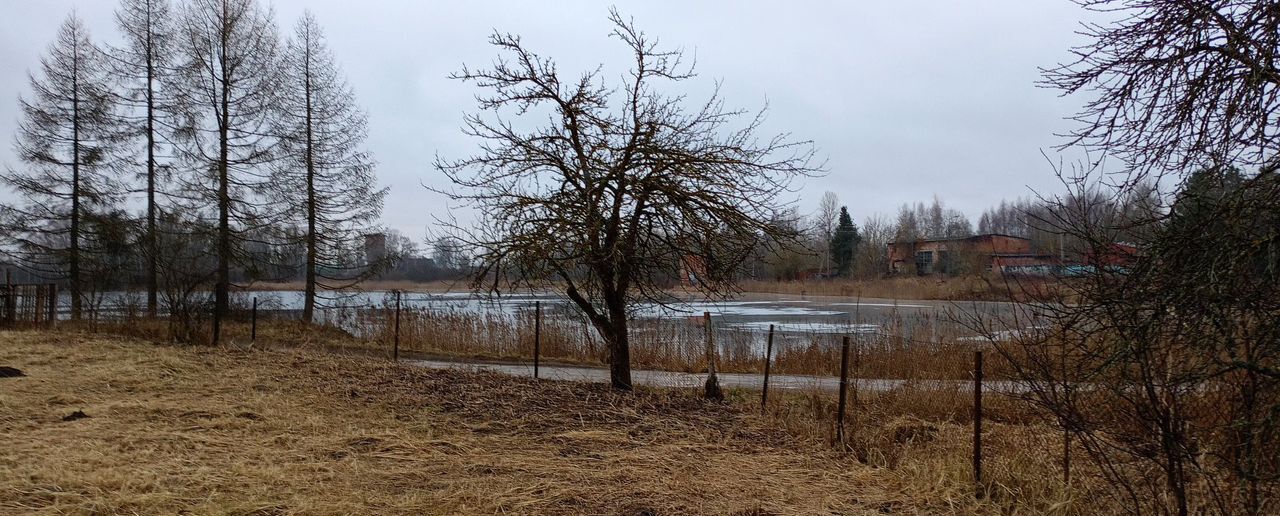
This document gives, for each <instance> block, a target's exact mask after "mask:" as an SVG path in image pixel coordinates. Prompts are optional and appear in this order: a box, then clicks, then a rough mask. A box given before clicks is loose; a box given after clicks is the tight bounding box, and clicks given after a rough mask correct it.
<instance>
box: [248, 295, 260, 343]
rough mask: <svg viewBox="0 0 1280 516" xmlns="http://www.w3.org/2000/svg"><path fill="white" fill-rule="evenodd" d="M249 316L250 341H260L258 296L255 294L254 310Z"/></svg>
mask: <svg viewBox="0 0 1280 516" xmlns="http://www.w3.org/2000/svg"><path fill="white" fill-rule="evenodd" d="M250 314H251V315H250V316H249V343H250V344H252V343H254V342H257V341H258V296H253V311H252V312H250Z"/></svg>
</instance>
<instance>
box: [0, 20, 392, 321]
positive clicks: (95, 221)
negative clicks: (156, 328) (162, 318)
mask: <svg viewBox="0 0 1280 516" xmlns="http://www.w3.org/2000/svg"><path fill="white" fill-rule="evenodd" d="M115 25H116V29H117V31H118V34H119V36H120V38H119V40H120V43H119V44H118V45H104V44H99V43H97V42H95V40H94V39H93V38H92V37H91V35H90V34H89V32H88V30H87V29H86V28H85V25H84V23H83V22H82V21H81V20H80V19H79V18H77V17H76V15H75V14H74V13H72V14H71V15H69V16H68V17H67V19H66V21H65V22H64V23H63V24H62V26H61V27H60V28H59V31H58V33H57V35H56V36H55V38H54V41H53V42H52V43H51V44H50V46H49V49H48V50H47V52H46V53H45V55H44V56H43V57H42V58H41V60H40V65H39V66H38V67H37V68H36V70H35V71H34V72H32V73H30V74H29V76H30V78H29V81H30V87H31V92H30V94H29V95H25V96H23V97H22V98H21V99H20V100H19V103H20V106H21V120H20V121H19V125H18V129H17V132H16V135H15V137H14V149H15V151H16V154H17V157H18V160H19V163H18V164H16V165H12V166H7V167H6V169H5V170H4V173H3V175H2V176H0V180H2V181H3V183H4V184H5V185H6V186H8V187H9V188H11V189H12V190H13V191H14V192H15V193H16V194H17V197H18V201H17V202H14V203H12V204H9V205H6V206H4V207H3V213H2V214H0V223H2V224H3V230H4V231H5V234H6V236H8V237H9V241H10V244H9V245H6V246H4V249H3V252H4V253H5V254H6V255H8V258H9V259H10V260H11V261H13V262H16V263H17V264H19V265H20V266H22V267H24V268H26V269H28V270H30V271H33V272H35V273H37V274H39V275H41V276H44V277H47V278H54V279H60V280H63V281H64V282H65V284H66V285H67V287H68V289H69V294H70V317H71V318H72V319H79V318H81V317H83V316H84V312H85V308H86V303H90V302H92V296H93V295H94V294H95V293H96V292H101V290H102V289H104V288H111V287H120V286H122V285H121V284H127V285H129V286H133V285H138V286H141V288H142V289H144V290H145V292H146V310H147V313H148V314H150V315H151V316H156V315H157V314H158V312H159V311H160V309H161V307H168V309H169V310H170V312H173V311H175V310H177V309H178V308H179V307H181V306H186V305H190V304H193V303H194V304H197V305H199V304H201V303H204V302H206V301H207V300H206V299H204V297H207V294H205V293H206V292H208V291H210V290H211V291H212V292H213V299H212V307H211V310H212V341H213V342H215V343H216V342H217V341H218V339H219V335H220V326H221V323H222V321H223V319H224V318H225V316H226V315H227V313H228V310H229V303H230V291H231V289H232V287H233V286H234V285H235V284H236V283H243V282H250V281H254V280H258V279H279V278H292V277H296V276H301V277H302V278H303V280H304V282H305V297H304V299H305V304H304V307H303V319H304V320H306V321H311V320H312V318H313V317H314V310H315V308H316V304H317V299H319V298H321V296H320V295H318V292H319V291H321V290H323V289H333V288H341V287H344V286H347V285H350V284H352V283H354V282H356V281H359V280H360V279H363V278H365V277H367V276H368V275H369V274H371V273H373V272H375V271H377V270H378V269H379V268H380V267H383V266H384V265H385V264H384V263H372V262H370V261H369V260H367V259H366V257H365V256H364V254H363V252H362V248H361V246H362V235H363V234H365V233H367V232H369V231H371V230H374V227H375V224H376V222H377V219H378V217H379V215H380V213H381V210H382V205H383V199H384V197H385V196H386V193H387V190H386V188H380V187H379V186H378V185H377V180H376V176H375V173H374V169H375V166H376V162H375V160H374V159H373V156H372V155H371V154H370V153H369V152H368V151H367V150H365V148H364V142H365V139H366V137H367V134H368V121H367V118H366V115H365V113H364V112H363V111H362V110H361V109H360V107H359V106H358V104H357V103H356V100H355V97H354V93H353V91H352V88H351V87H350V85H349V84H348V83H347V81H346V79H345V77H344V75H343V73H342V70H341V68H340V67H339V66H338V63H337V62H336V60H335V58H334V56H333V54H332V52H331V51H330V50H329V48H328V45H327V43H326V40H325V37H324V32H323V30H322V28H321V26H320V24H319V22H318V21H317V20H316V19H315V17H314V16H312V15H311V14H310V13H309V12H308V13H306V14H304V15H303V16H302V17H301V18H300V19H299V20H298V21H297V23H296V24H295V26H294V30H293V34H292V35H291V36H290V37H288V38H282V37H281V36H280V34H279V31H278V29H277V26H276V22H275V19H274V13H273V12H272V11H271V10H270V9H266V8H264V7H262V6H261V5H259V4H258V2H256V0H189V1H186V2H169V1H167V0H122V2H121V3H120V5H119V7H118V9H117V10H116V13H115ZM193 297H194V299H193Z"/></svg>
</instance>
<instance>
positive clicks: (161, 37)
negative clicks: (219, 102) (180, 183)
mask: <svg viewBox="0 0 1280 516" xmlns="http://www.w3.org/2000/svg"><path fill="white" fill-rule="evenodd" d="M172 16H173V14H172V11H171V9H170V7H169V3H168V2H167V1H166V0H123V1H122V2H121V4H120V8H119V9H117V10H116V27H117V28H119V29H120V33H121V34H122V35H123V37H124V45H123V46H121V47H119V48H112V49H111V50H110V52H108V56H110V58H111V65H112V70H113V72H114V75H115V77H116V79H117V82H118V87H117V90H118V93H119V96H120V99H121V100H122V102H121V104H122V105H123V107H126V108H129V109H131V112H126V113H122V117H121V118H122V121H123V122H124V125H125V126H126V127H127V129H126V134H128V135H129V136H131V137H135V138H142V139H143V141H144V149H143V151H144V153H145V159H146V163H145V165H144V167H145V168H144V170H143V171H142V173H140V174H138V175H139V176H141V177H142V179H143V180H144V181H145V182H146V187H145V191H146V203H147V226H146V234H145V235H144V237H143V239H144V244H143V245H144V246H145V248H146V249H145V255H146V259H147V265H146V272H145V275H146V283H147V314H148V315H150V316H151V317H155V316H156V305H157V296H158V289H159V285H158V282H159V271H158V262H157V260H158V255H159V253H160V248H159V237H158V236H157V233H156V232H157V227H156V219H157V217H158V216H159V203H158V201H157V199H156V193H157V188H158V187H159V184H158V178H159V174H160V173H161V165H160V156H158V155H157V152H158V151H159V147H160V145H161V144H162V140H165V139H166V138H165V134H166V133H167V132H168V131H167V130H166V128H167V127H168V126H169V125H170V124H169V123H168V122H167V117H166V116H165V115H166V113H167V111H166V109H167V108H169V107H171V106H170V104H169V103H168V102H167V101H166V100H165V99H164V98H163V97H162V86H161V84H162V83H164V82H167V79H168V77H169V76H170V75H171V74H172V69H171V68H170V66H171V64H172V53H173V43H174V42H173V19H172Z"/></svg>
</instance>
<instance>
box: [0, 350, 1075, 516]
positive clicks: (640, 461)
mask: <svg viewBox="0 0 1280 516" xmlns="http://www.w3.org/2000/svg"><path fill="white" fill-rule="evenodd" d="M0 342H3V344H0V363H3V364H6V365H9V366H12V367H17V368H20V369H21V370H23V371H24V372H25V373H26V374H27V376H26V377H23V378H11V379H4V380H3V382H5V383H4V384H3V385H4V389H3V390H0V439H3V440H4V442H5V443H6V446H5V447H4V448H3V449H2V450H0V512H14V513H28V512H47V513H173V512H180V511H190V512H194V513H200V514H208V513H222V514H302V513H305V514H316V513H403V514H408V513H414V514H417V513H429V514H431V513H434V514H444V513H495V512H502V513H538V514H547V513H552V514H555V513H560V514H582V513H590V514H690V513H704V514H803V513H828V514H829V513H833V512H835V513H861V512H908V513H911V512H917V513H919V512H925V513H936V512H964V513H996V512H1008V511H1015V512H1016V511H1018V510H1033V511H1036V512H1041V511H1045V510H1057V511H1065V512H1076V511H1079V510H1081V508H1080V507H1077V506H1075V505H1074V504H1073V503H1072V500H1073V496H1072V494H1071V492H1070V491H1069V490H1066V489H1065V488H1063V486H1062V485H1061V483H1060V482H1056V481H1055V480H1054V479H1053V475H1052V471H1053V470H1052V468H1053V463H1052V461H1051V460H1048V459H1049V457H1046V456H1045V454H1044V453H1043V450H1044V449H1045V448H1044V447H1042V446H1040V445H1041V444H1044V443H1041V441H1044V440H1046V439H1051V436H1052V433H1051V432H1047V431H1046V430H1047V428H1046V427H1040V426H1037V425H1035V424H1024V423H1025V422H1024V421H1015V420H1010V421H1009V422H1008V423H1007V424H1001V423H995V424H994V425H993V427H992V429H991V430H990V433H991V442H992V444H991V447H992V448H991V449H992V452H991V459H990V463H991V464H992V465H991V466H989V468H990V469H989V471H992V472H993V473H991V475H990V478H991V479H992V480H991V485H990V494H989V495H988V497H987V498H984V499H981V500H975V499H974V497H973V488H972V483H971V482H972V481H971V477H969V474H968V472H967V464H968V462H967V461H968V453H969V448H968V447H967V446H966V444H965V443H966V442H967V439H968V433H967V432H966V427H965V425H964V417H965V416H964V415H963V414H964V411H963V410H959V409H957V407H959V406H960V405H954V404H953V405H952V409H951V410H946V409H941V410H934V411H932V412H930V411H920V413H921V414H922V416H919V417H907V416H903V415H902V414H903V413H902V412H901V411H897V410H896V409H893V408H892V407H897V406H905V405H903V404H901V403H900V401H901V400H899V401H894V400H893V399H892V395H888V396H882V397H879V398H878V399H879V401H876V400H877V398H872V397H865V398H864V400H862V402H861V403H862V404H861V405H855V406H858V407H862V410H861V412H859V413H860V414H862V415H860V416H858V417H859V418H861V419H859V420H858V421H855V422H853V424H856V425H858V428H860V429H861V430H859V431H857V432H854V433H853V434H852V435H854V436H855V439H856V442H854V443H853V445H852V446H851V447H850V448H849V449H850V450H851V452H850V453H842V452H840V451H839V449H838V448H835V447H832V446H831V443H830V442H829V435H830V434H829V429H830V423H829V421H830V420H831V418H830V417H829V416H830V410H831V408H830V406H829V405H830V401H833V400H830V401H829V400H828V399H827V398H831V396H830V395H829V394H822V395H820V394H819V393H811V394H808V395H805V394H799V395H782V396H777V397H776V398H775V399H776V400H777V401H775V402H774V404H773V406H772V408H771V410H770V413H769V415H767V416H763V417H762V416H760V415H758V405H756V403H757V401H758V400H757V398H755V394H753V393H747V392H742V391H729V392H728V393H727V394H728V397H729V401H728V402H727V403H708V402H705V401H703V400H701V399H700V398H699V397H698V395H697V393H695V392H692V391H683V390H674V389H645V388H641V389H639V390H638V391H637V392H636V393H634V394H619V393H616V392H614V391H612V390H610V389H609V388H608V386H607V385H591V384H582V383H573V382H547V381H543V382H535V381H533V380H529V379H521V378H511V377H504V376H498V375H493V374H482V373H465V372H460V371H441V370H424V369H416V368H413V367H408V366H400V365H396V364H394V363H390V362H387V361H383V360H378V359H369V358H359V357H349V356H346V357H344V356H340V355H333V354H327V353H319V352H312V351H289V352H273V351H257V350H251V351H244V350H239V349H236V348H201V347H194V348H183V347H173V346H168V345H160V344H154V343H148V342H143V341H138V340H131V339H123V338H114V337H103V336H93V335H87V334H79V333H70V332H59V333H35V332H9V333H3V334H0ZM953 394H955V396H956V397H960V398H961V399H962V396H961V395H960V393H953ZM954 398H955V397H953V399H952V401H955V399H954ZM929 399H931V400H933V402H934V403H943V404H945V403H946V401H945V400H947V398H946V397H940V396H937V395H933V396H929ZM877 407H878V408H877ZM913 410H914V409H913ZM77 413H79V415H76V414H77ZM73 415H75V417H74V418H72V417H70V416H73ZM1046 436H1048V437H1046ZM1046 446H1048V445H1047V444H1046Z"/></svg>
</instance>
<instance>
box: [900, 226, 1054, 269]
mask: <svg viewBox="0 0 1280 516" xmlns="http://www.w3.org/2000/svg"><path fill="white" fill-rule="evenodd" d="M888 251H889V260H888V261H889V271H888V272H889V274H910V273H914V274H918V275H926V274H972V273H980V272H985V271H996V272H1003V269H1004V267H1005V266H1018V267H1027V266H1039V265H1045V266H1049V265H1056V264H1057V260H1055V259H1054V258H1053V257H1052V256H1045V255H1038V254H1033V253H1032V252H1031V240H1030V239H1027V238H1022V237H1016V236H1012V235H1001V234H994V233H993V234H986V235H975V236H971V237H964V238H947V239H932V240H915V241H911V242H890V243H889V244H888Z"/></svg>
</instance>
